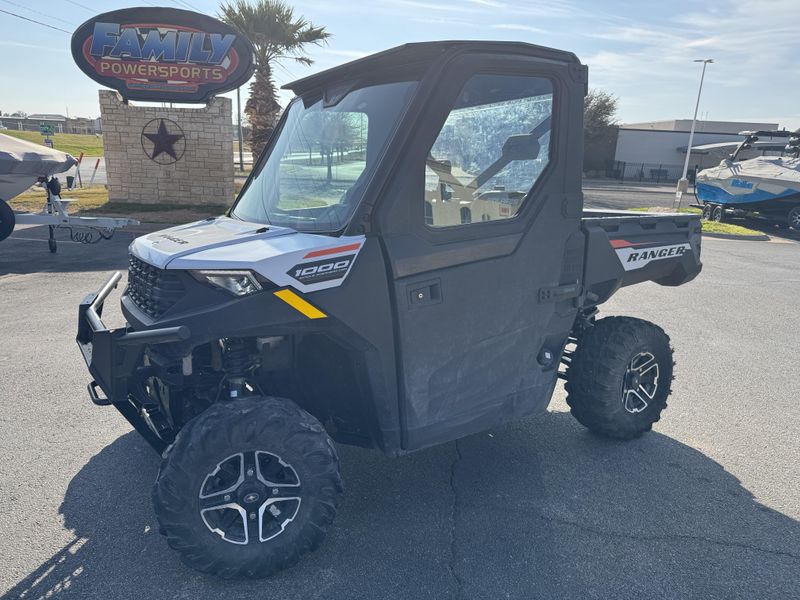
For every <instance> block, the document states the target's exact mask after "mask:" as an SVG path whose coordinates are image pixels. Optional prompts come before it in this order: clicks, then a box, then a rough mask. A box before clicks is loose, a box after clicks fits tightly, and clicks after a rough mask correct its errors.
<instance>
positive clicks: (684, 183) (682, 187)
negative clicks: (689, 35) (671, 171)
mask: <svg viewBox="0 0 800 600" xmlns="http://www.w3.org/2000/svg"><path fill="white" fill-rule="evenodd" d="M694 62H696V63H703V71H702V73H701V74H700V87H699V88H698V90H697V102H695V105H694V117H692V127H691V129H690V130H689V145H688V146H687V147H686V160H684V161H683V175H681V178H680V180H679V181H678V187H677V189H676V190H675V202H673V204H672V207H673V208H675V204H677V205H678V210H680V208H681V199H682V197H683V194H684V192H686V191H688V190H689V180H688V179H687V178H686V174H687V173H688V172H689V158H690V157H691V155H692V143H693V142H694V128H695V126H696V125H697V110H698V109H699V108H700V94H702V93H703V79H705V76H706V67H707V66H708V65H709V64H710V63H713V62H714V59H713V58H698V59H696V60H695V61H694Z"/></svg>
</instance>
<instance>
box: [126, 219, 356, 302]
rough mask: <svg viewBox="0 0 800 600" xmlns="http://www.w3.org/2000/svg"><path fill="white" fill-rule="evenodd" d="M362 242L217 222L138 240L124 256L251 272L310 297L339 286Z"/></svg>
mask: <svg viewBox="0 0 800 600" xmlns="http://www.w3.org/2000/svg"><path fill="white" fill-rule="evenodd" d="M363 242H364V236H350V237H331V236H327V235H318V234H311V233H299V232H297V231H294V230H293V229H288V228H286V227H274V226H271V225H270V226H266V225H263V224H260V223H248V222H246V221H239V220H236V219H231V218H229V217H217V218H215V219H209V220H205V221H198V222H196V223H190V224H188V225H180V226H178V227H172V228H170V229H164V230H162V231H157V232H155V233H151V234H149V235H145V236H142V237H140V238H137V239H135V240H134V241H133V243H132V244H131V247H130V251H131V252H132V253H133V254H134V255H136V256H137V257H138V258H140V259H142V260H143V261H145V262H147V263H149V264H151V265H153V266H156V267H158V268H160V269H185V270H193V271H200V270H251V271H255V272H257V273H259V274H261V275H263V276H264V277H266V278H267V279H269V280H270V281H272V282H273V283H274V284H276V285H278V286H279V287H286V286H291V287H293V288H295V289H297V290H298V291H301V292H314V291H317V290H322V289H327V288H331V287H337V286H339V285H341V284H342V282H343V281H344V279H345V278H346V276H347V273H348V272H349V271H350V268H351V267H352V265H353V263H354V262H355V258H356V256H357V255H358V252H359V250H360V249H361V247H362V245H363Z"/></svg>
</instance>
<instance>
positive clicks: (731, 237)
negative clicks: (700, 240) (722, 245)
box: [703, 231, 772, 242]
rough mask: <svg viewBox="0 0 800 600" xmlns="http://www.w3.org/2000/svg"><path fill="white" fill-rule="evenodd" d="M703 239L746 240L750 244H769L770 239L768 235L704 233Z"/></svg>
mask: <svg viewBox="0 0 800 600" xmlns="http://www.w3.org/2000/svg"><path fill="white" fill-rule="evenodd" d="M703 237H710V238H718V239H720V240H745V241H748V242H768V241H770V239H772V238H770V237H769V236H768V235H767V234H766V233H760V234H757V235H740V234H738V233H709V232H706V231H704V232H703Z"/></svg>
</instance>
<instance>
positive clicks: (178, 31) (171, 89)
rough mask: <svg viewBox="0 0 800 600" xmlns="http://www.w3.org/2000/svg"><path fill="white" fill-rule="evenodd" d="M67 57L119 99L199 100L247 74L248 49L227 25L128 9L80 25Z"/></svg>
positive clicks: (171, 11) (165, 11) (167, 11)
mask: <svg viewBox="0 0 800 600" xmlns="http://www.w3.org/2000/svg"><path fill="white" fill-rule="evenodd" d="M72 57H73V59H74V60H75V63H76V64H77V65H78V67H79V68H80V69H81V70H82V71H83V72H84V73H86V74H87V75H88V76H89V77H91V78H92V79H94V80H95V81H97V82H98V83H100V84H102V85H105V86H107V87H110V88H113V89H115V90H117V91H118V92H119V93H120V94H121V95H122V97H123V98H125V99H126V100H149V101H154V102H205V101H206V100H207V99H208V98H209V97H211V96H213V95H215V94H219V93H221V92H227V91H229V90H232V89H235V88H237V87H239V86H240V85H242V84H243V83H245V82H246V81H247V80H248V79H250V77H251V75H252V74H253V46H252V44H251V43H250V41H249V40H248V39H247V38H246V37H245V36H243V35H242V34H241V33H239V32H238V31H237V30H236V29H234V28H232V27H231V26H229V25H227V24H225V23H223V22H221V21H218V20H217V19H214V18H212V17H209V16H206V15H203V14H200V13H196V12H191V11H188V10H180V9H175V8H128V9H122V10H115V11H112V12H107V13H104V14H101V15H98V16H96V17H93V18H91V19H89V20H88V21H86V22H85V23H83V24H82V25H81V26H80V27H78V29H76V30H75V33H74V34H73V35H72Z"/></svg>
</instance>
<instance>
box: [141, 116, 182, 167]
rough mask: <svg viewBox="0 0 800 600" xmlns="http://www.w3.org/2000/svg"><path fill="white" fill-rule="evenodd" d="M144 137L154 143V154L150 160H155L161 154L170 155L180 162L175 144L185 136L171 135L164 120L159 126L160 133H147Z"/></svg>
mask: <svg viewBox="0 0 800 600" xmlns="http://www.w3.org/2000/svg"><path fill="white" fill-rule="evenodd" d="M143 135H144V137H146V138H147V139H148V140H150V141H151V142H153V153H152V155H151V156H150V158H152V159H153V160H155V159H156V157H157V156H158V155H159V154H169V155H170V156H171V157H172V158H173V159H175V160H178V155H177V154H175V142H177V141H178V140H180V139H181V138H182V137H183V136H182V135H181V134H176V133H169V132H168V131H167V125H166V124H165V123H164V119H161V122H160V123H159V124H158V133H145V134H143Z"/></svg>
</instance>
